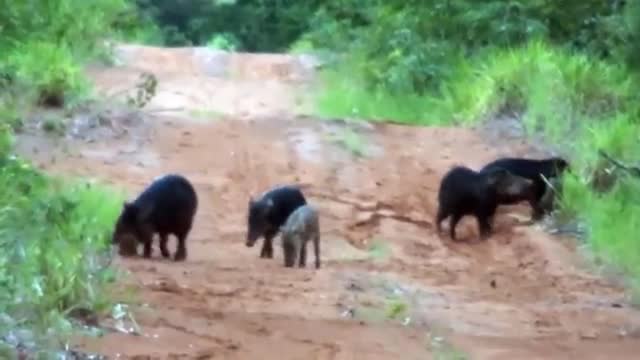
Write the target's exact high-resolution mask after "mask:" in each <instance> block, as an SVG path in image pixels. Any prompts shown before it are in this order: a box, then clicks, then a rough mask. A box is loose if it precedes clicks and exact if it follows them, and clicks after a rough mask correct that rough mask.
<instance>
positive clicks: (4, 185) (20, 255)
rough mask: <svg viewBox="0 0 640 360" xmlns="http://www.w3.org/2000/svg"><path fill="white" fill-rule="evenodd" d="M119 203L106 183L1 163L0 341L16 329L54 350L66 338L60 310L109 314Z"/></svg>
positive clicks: (120, 195) (18, 163) (68, 331)
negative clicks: (112, 235)
mask: <svg viewBox="0 0 640 360" xmlns="http://www.w3.org/2000/svg"><path fill="white" fill-rule="evenodd" d="M5 134H6V133H5ZM5 143H8V142H5ZM9 147H10V146H9V145H8V146H5V149H6V148H9ZM5 154H7V153H6V152H5ZM123 199H124V196H123V193H119V192H114V190H112V189H109V188H108V187H105V186H104V185H100V184H93V183H90V182H86V181H80V180H71V179H62V178H54V177H50V176H47V175H44V174H42V173H41V172H39V171H38V170H36V169H34V168H33V167H32V166H31V165H30V164H29V163H27V162H24V161H22V160H20V159H16V158H13V157H4V158H3V160H2V167H0V204H2V205H1V207H0V229H1V230H0V288H1V289H2V291H1V292H0V314H2V321H0V335H7V334H9V333H12V334H13V335H16V334H17V332H18V331H21V333H22V334H28V335H25V336H28V337H29V340H31V341H34V342H36V343H37V346H38V347H41V348H48V349H56V348H59V347H60V346H61V344H63V343H64V341H65V340H66V339H68V336H69V335H70V334H71V332H72V326H71V324H70V323H69V321H68V320H67V319H66V318H65V316H64V315H65V314H66V312H68V311H70V310H72V309H74V308H76V307H82V308H85V309H88V310H91V311H95V312H104V311H106V310H107V309H109V307H110V304H111V299H110V297H109V296H108V292H107V289H108V288H107V287H108V286H109V283H110V282H112V281H113V280H114V273H113V271H112V270H111V269H110V268H109V266H108V265H109V264H108V258H109V255H108V254H109V253H110V241H109V239H110V236H109V234H110V232H111V229H112V226H113V222H114V220H115V217H116V216H117V215H118V213H119V211H120V208H121V201H122V200H123ZM0 342H1V341H0Z"/></svg>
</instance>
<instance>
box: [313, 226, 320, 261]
mask: <svg viewBox="0 0 640 360" xmlns="http://www.w3.org/2000/svg"><path fill="white" fill-rule="evenodd" d="M313 250H314V253H315V255H316V269H319V268H320V234H317V235H316V236H315V237H314V238H313Z"/></svg>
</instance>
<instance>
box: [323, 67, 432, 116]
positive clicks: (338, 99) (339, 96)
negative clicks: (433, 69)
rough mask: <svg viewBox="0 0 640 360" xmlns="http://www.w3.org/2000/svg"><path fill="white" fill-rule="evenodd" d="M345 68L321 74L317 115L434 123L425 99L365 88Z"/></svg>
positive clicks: (418, 96)
mask: <svg viewBox="0 0 640 360" xmlns="http://www.w3.org/2000/svg"><path fill="white" fill-rule="evenodd" d="M348 72H349V69H348V68H347V69H342V68H339V69H337V70H336V69H328V70H325V71H324V72H323V73H322V74H321V78H322V81H323V86H322V87H321V88H320V89H319V91H318V94H317V96H316V99H315V100H316V108H317V112H318V115H320V116H323V117H329V118H330V117H339V118H342V117H355V118H359V119H365V120H370V121H390V120H393V121H395V122H400V123H405V124H415V125H430V124H434V123H437V121H435V120H436V119H433V118H431V117H429V114H428V112H427V108H428V106H427V103H428V99H427V98H426V97H424V96H420V95H412V94H406V95H405V94H403V95H396V94H392V93H390V92H388V91H385V90H384V89H376V90H368V89H367V88H366V87H364V86H363V85H362V84H363V83H362V82H361V81H359V80H358V79H357V78H355V79H354V77H353V76H352V75H351V74H350V75H348V76H345V73H348Z"/></svg>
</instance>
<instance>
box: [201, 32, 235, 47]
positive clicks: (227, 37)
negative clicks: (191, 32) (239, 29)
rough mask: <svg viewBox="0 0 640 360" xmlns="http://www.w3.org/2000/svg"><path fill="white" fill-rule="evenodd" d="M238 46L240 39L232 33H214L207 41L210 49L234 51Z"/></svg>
mask: <svg viewBox="0 0 640 360" xmlns="http://www.w3.org/2000/svg"><path fill="white" fill-rule="evenodd" d="M239 46H240V41H239V40H238V39H237V38H236V37H235V36H233V34H229V33H223V34H215V35H214V36H212V37H211V39H210V40H209V41H208V42H207V47H209V48H211V49H219V50H227V51H235V50H236V49H238V47H239Z"/></svg>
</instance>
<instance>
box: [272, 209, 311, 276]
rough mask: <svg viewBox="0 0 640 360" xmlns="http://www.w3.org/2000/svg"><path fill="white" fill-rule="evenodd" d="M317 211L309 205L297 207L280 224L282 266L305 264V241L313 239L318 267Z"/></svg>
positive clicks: (301, 265) (302, 265) (303, 265)
mask: <svg viewBox="0 0 640 360" xmlns="http://www.w3.org/2000/svg"><path fill="white" fill-rule="evenodd" d="M318 218H319V215H318V211H317V210H316V209H315V208H314V207H312V206H311V205H308V204H307V205H303V206H300V207H298V208H297V209H296V210H295V211H294V212H293V213H291V215H289V218H288V219H287V221H286V222H285V223H284V225H282V227H281V228H280V231H281V232H282V253H283V257H284V266H285V267H293V265H294V264H295V262H296V259H298V267H305V266H306V265H307V243H308V242H309V241H310V240H311V241H313V249H314V254H315V257H316V269H319V268H320V221H319V219H318Z"/></svg>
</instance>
